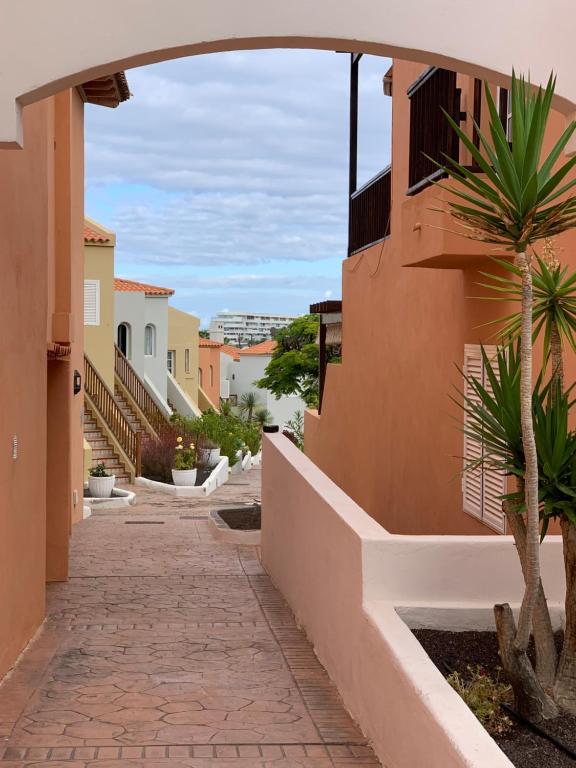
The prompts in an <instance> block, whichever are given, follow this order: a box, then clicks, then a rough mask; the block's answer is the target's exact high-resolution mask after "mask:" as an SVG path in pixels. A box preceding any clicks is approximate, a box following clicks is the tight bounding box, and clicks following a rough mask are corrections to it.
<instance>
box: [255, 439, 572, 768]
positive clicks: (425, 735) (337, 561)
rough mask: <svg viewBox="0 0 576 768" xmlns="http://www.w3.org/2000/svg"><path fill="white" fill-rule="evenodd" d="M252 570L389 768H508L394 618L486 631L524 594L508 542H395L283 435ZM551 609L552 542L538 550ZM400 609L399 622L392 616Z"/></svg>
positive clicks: (273, 446)
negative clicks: (304, 637) (453, 617)
mask: <svg viewBox="0 0 576 768" xmlns="http://www.w3.org/2000/svg"><path fill="white" fill-rule="evenodd" d="M264 457H265V461H264V471H263V482H262V558H263V563H264V566H265V568H266V570H267V571H268V573H269V574H270V576H271V577H272V579H273V581H274V583H275V584H276V585H277V587H278V588H279V589H280V590H281V592H282V593H283V594H284V596H285V597H286V599H287V601H288V603H289V604H290V606H291V608H292V610H293V611H294V613H295V615H296V618H297V621H298V622H299V623H300V624H301V625H302V626H303V628H304V629H305V630H306V632H307V634H308V636H309V638H310V640H311V641H312V643H313V645H314V647H315V650H316V653H317V654H318V656H319V658H320V659H321V661H322V663H323V664H324V665H325V666H326V668H327V670H328V672H329V673H330V675H331V677H332V679H333V680H334V681H335V683H336V684H337V685H338V688H339V690H340V692H341V694H342V697H343V699H344V702H345V703H346V705H347V707H348V708H349V709H350V711H351V713H352V714H353V715H354V717H355V718H356V719H357V720H358V722H359V723H360V725H361V727H362V729H363V730H364V733H365V734H366V736H367V737H368V738H369V739H370V740H371V741H372V743H373V745H374V747H375V749H376V751H377V753H378V755H379V757H380V759H381V760H382V762H383V763H384V764H385V765H386V766H387V768H416V767H418V768H420V766H423V767H424V766H426V768H451V767H452V766H467V767H468V768H509V766H510V765H511V763H510V762H509V760H508V759H507V758H506V756H505V755H504V754H503V753H502V752H501V750H500V749H499V748H498V746H497V745H496V743H495V742H494V741H493V740H492V739H491V737H490V736H488V734H487V733H486V731H485V730H484V729H483V728H482V726H481V725H480V724H479V723H478V721H477V720H476V718H475V717H474V715H472V713H471V712H470V710H469V709H468V708H467V707H466V705H465V704H464V703H463V702H462V701H461V699H460V697H459V696H458V695H457V694H456V693H455V692H454V691H453V690H452V689H451V688H450V686H449V685H448V683H446V681H445V680H444V677H443V676H442V674H441V673H440V672H439V671H438V670H437V669H436V668H435V667H434V665H433V664H432V662H431V661H430V659H429V658H428V656H427V654H426V653H425V652H424V650H423V649H422V647H421V646H420V644H419V643H418V641H417V640H416V639H415V637H414V636H413V635H412V633H411V631H410V629H409V628H408V627H407V626H406V624H405V623H404V621H403V620H402V619H401V618H400V616H399V615H398V610H400V611H408V613H410V612H411V611H416V610H421V609H424V610H425V611H427V612H428V613H427V616H428V618H430V617H431V616H433V615H434V614H435V615H437V616H439V617H440V620H442V614H441V613H440V614H438V610H440V611H442V610H445V611H449V612H458V611H460V612H461V613H462V615H464V616H466V617H467V618H466V622H468V623H469V622H471V621H472V623H473V622H474V616H476V617H477V618H478V620H479V621H480V622H481V623H482V622H486V611H488V610H490V609H491V606H492V605H493V604H494V603H495V602H498V601H503V600H508V601H510V602H515V601H518V600H519V599H520V596H521V592H522V584H521V575H520V568H519V564H518V561H517V555H516V552H515V549H514V546H513V543H512V539H511V538H510V537H498V536H486V537H458V536H446V537H442V536H435V537H431V536H422V537H418V536H394V535H391V534H389V533H388V532H387V531H385V530H384V529H383V528H382V527H381V526H380V525H379V524H378V523H376V522H375V521H374V520H373V519H372V518H370V517H369V516H368V515H367V514H366V513H365V512H364V511H363V510H362V509H361V508H360V507H359V506H358V505H357V504H355V503H354V502H353V501H352V500H351V499H350V498H349V497H348V496H346V494H345V493H344V492H343V491H342V490H341V489H340V488H338V487H337V486H336V485H335V484H334V483H333V482H332V481H331V480H330V479H329V478H328V477H327V476H326V475H324V474H323V473H322V472H321V471H320V470H319V469H318V468H317V467H316V466H315V465H314V464H313V463H312V462H311V461H310V460H309V459H308V458H307V457H306V456H305V455H304V454H303V453H302V452H301V451H299V450H298V449H297V448H296V447H295V446H294V445H292V443H290V441H289V440H287V439H286V438H284V437H283V436H282V435H265V437H264ZM542 554H543V569H544V578H545V584H546V588H547V590H548V594H549V597H550V599H551V601H552V603H555V604H556V605H559V604H560V602H561V600H562V593H563V584H564V581H563V575H562V556H561V542H560V540H559V538H558V537H550V539H549V540H548V541H546V542H545V544H544V545H543V547H542ZM397 609H398V610H397Z"/></svg>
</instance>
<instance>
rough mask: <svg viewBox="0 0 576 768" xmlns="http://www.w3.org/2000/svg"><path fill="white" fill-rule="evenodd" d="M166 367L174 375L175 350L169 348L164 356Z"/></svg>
mask: <svg viewBox="0 0 576 768" xmlns="http://www.w3.org/2000/svg"><path fill="white" fill-rule="evenodd" d="M166 368H167V369H168V373H170V374H171V375H172V376H175V375H176V350H175V349H169V350H168V354H167V356H166Z"/></svg>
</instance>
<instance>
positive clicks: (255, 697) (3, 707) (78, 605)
mask: <svg viewBox="0 0 576 768" xmlns="http://www.w3.org/2000/svg"><path fill="white" fill-rule="evenodd" d="M259 483H260V473H259V470H252V471H251V472H250V473H248V474H247V475H242V476H239V477H238V478H233V479H232V481H231V482H230V483H228V484H227V485H225V486H223V487H222V488H220V489H219V490H218V491H217V493H216V494H214V495H213V496H211V497H210V498H209V499H207V500H192V499H175V498H172V497H169V496H164V495H161V494H158V493H154V492H151V491H147V490H143V489H141V488H137V489H135V490H136V492H137V494H138V502H137V504H136V505H135V506H134V507H132V508H130V509H129V510H120V511H118V510H114V511H103V510H102V511H98V512H96V513H95V514H94V515H93V516H92V517H91V518H90V519H88V520H85V521H84V522H82V523H80V524H79V525H77V526H76V527H75V529H74V533H73V536H72V550H71V551H72V557H71V578H70V581H69V582H67V583H65V584H53V585H50V586H49V587H48V617H47V621H46V623H45V626H44V628H43V630H42V632H41V633H40V634H39V636H38V637H37V638H36V640H35V641H34V642H33V644H32V645H31V646H30V647H29V649H28V650H27V651H26V653H25V654H24V655H23V657H22V659H21V660H20V662H19V664H18V665H17V667H16V668H15V670H14V671H13V672H12V674H10V675H9V676H8V677H7V678H6V679H5V680H4V682H3V684H2V685H1V686H0V768H12V767H13V768H23V767H24V766H36V767H37V768H42V766H46V768H48V766H49V767H50V768H56V766H58V765H62V766H66V768H86V767H88V766H95V768H96V767H97V768H120V766H130V767H131V768H163V766H166V767H167V768H168V767H169V766H171V767H172V766H176V767H178V766H182V768H249V767H250V768H252V767H253V768H268V767H269V766H274V768H288V766H304V767H305V768H336V767H337V766H373V767H376V766H379V765H380V763H379V762H378V761H377V760H376V758H375V757H374V754H373V752H372V750H371V749H370V747H369V746H367V744H366V742H365V739H364V738H363V736H362V734H361V732H360V731H359V729H358V727H357V726H356V724H355V723H354V722H353V721H352V719H351V718H350V717H349V716H348V714H347V713H346V711H345V709H344V708H343V706H342V702H341V700H340V698H339V695H338V692H337V690H336V689H335V687H334V686H333V685H332V684H331V682H330V680H329V678H328V676H327V674H326V672H325V670H324V669H323V667H322V666H321V665H320V664H319V662H318V660H317V659H316V657H315V655H314V653H313V651H312V648H311V647H310V645H309V644H308V642H307V641H306V638H305V636H304V635H303V633H302V632H300V631H299V630H298V628H297V627H296V625H295V623H294V619H293V616H292V614H291V612H290V610H289V609H288V607H287V605H286V604H285V603H284V601H283V600H282V597H281V596H280V595H279V593H278V592H277V591H276V590H275V589H274V587H273V586H272V584H271V582H270V580H269V578H268V577H267V575H266V573H265V572H264V570H263V569H262V567H261V565H260V562H259V557H258V555H259V552H258V548H256V547H249V546H235V545H231V544H225V543H221V542H219V541H217V540H216V539H214V537H213V535H212V532H211V530H210V527H209V525H208V523H207V522H206V517H207V514H208V512H209V510H210V509H212V508H218V507H220V506H223V505H226V504H237V503H239V502H247V501H251V500H252V499H254V498H257V497H258V496H259Z"/></svg>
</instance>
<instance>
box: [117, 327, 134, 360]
mask: <svg viewBox="0 0 576 768" xmlns="http://www.w3.org/2000/svg"><path fill="white" fill-rule="evenodd" d="M117 341H118V348H119V349H120V352H122V354H123V355H124V357H127V358H128V359H130V347H131V342H132V339H131V329H130V326H129V325H128V323H120V325H119V326H118V330H117Z"/></svg>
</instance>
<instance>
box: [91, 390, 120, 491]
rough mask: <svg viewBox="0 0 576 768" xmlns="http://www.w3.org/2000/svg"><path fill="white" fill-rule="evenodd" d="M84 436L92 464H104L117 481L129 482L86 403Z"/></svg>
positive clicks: (118, 459)
mask: <svg viewBox="0 0 576 768" xmlns="http://www.w3.org/2000/svg"><path fill="white" fill-rule="evenodd" d="M84 437H85V438H86V440H87V442H88V443H89V444H90V448H92V466H93V467H95V466H96V465H97V464H104V466H105V467H106V469H107V470H108V471H109V472H111V473H112V474H114V475H116V481H117V482H118V483H121V484H122V483H129V482H130V475H129V474H128V472H127V471H126V468H125V467H124V464H122V462H121V461H120V458H119V457H118V454H117V453H115V452H114V448H113V447H112V446H111V445H110V443H109V441H108V438H107V437H106V436H105V435H104V434H103V432H102V430H101V429H100V427H99V426H98V422H97V421H96V419H95V417H94V415H93V414H92V411H91V410H90V409H89V408H88V407H87V406H86V404H85V405H84Z"/></svg>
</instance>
